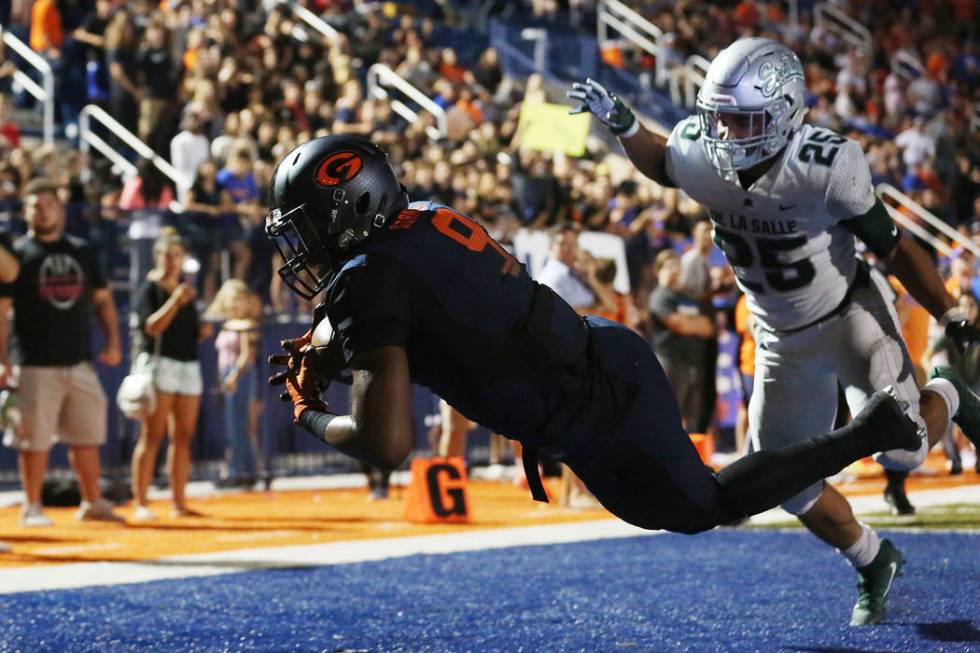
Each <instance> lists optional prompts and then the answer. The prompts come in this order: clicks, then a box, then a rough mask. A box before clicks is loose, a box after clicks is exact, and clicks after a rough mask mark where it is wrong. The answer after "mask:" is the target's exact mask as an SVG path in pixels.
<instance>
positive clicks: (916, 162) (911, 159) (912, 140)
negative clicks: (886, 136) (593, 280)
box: [895, 116, 936, 171]
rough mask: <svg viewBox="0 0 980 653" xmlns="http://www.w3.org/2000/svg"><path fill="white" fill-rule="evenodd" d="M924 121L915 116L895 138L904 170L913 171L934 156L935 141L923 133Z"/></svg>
mask: <svg viewBox="0 0 980 653" xmlns="http://www.w3.org/2000/svg"><path fill="white" fill-rule="evenodd" d="M924 127H925V119H923V118H922V117H921V116H917V117H916V118H915V119H914V120H913V121H912V124H911V125H910V126H909V127H908V129H906V130H905V131H903V132H902V133H901V134H899V135H898V136H896V137H895V144H896V145H898V147H900V148H901V150H902V161H903V162H904V163H905V168H906V170H909V171H911V170H914V169H916V168H918V167H919V166H920V165H922V164H923V163H926V162H927V161H929V160H931V159H933V158H934V157H935V156H936V141H935V139H933V138H932V137H931V136H930V135H929V134H927V133H926V132H925V129H924Z"/></svg>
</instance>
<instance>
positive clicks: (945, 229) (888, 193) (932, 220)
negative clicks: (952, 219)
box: [875, 183, 980, 256]
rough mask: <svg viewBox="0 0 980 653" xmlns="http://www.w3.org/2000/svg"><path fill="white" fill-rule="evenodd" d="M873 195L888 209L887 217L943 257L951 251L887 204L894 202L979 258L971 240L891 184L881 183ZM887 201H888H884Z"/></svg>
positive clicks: (895, 208)
mask: <svg viewBox="0 0 980 653" xmlns="http://www.w3.org/2000/svg"><path fill="white" fill-rule="evenodd" d="M875 193H876V194H877V195H878V197H879V198H880V199H881V201H882V202H883V203H884V205H885V207H886V208H887V209H888V213H889V215H891V216H892V219H894V220H895V221H896V222H898V223H899V224H901V225H902V226H903V227H905V228H906V229H908V230H909V231H911V232H912V233H914V234H915V235H916V236H919V237H920V238H922V239H923V240H925V241H926V242H927V243H929V244H930V245H932V246H933V247H935V248H936V250H937V251H940V252H942V253H943V254H944V255H946V256H949V254H950V253H951V252H952V249H950V247H949V246H948V245H946V244H945V243H943V242H942V241H941V240H940V239H938V238H936V237H935V236H934V235H933V234H931V233H929V231H928V230H927V229H924V228H923V227H922V226H921V225H918V224H916V223H915V221H914V220H912V219H910V218H909V217H908V216H906V215H903V214H902V212H901V211H899V210H898V208H897V207H896V206H894V205H892V204H890V203H889V201H891V202H894V204H896V205H898V207H901V208H904V209H906V210H907V211H910V212H912V213H913V214H915V215H916V216H918V217H919V218H920V219H921V220H922V221H923V222H924V223H926V224H927V225H929V226H930V227H931V228H933V229H935V230H936V231H938V232H939V233H941V234H943V235H944V236H946V237H947V238H949V239H950V240H951V241H953V242H957V243H959V244H960V245H962V246H963V248H964V249H967V250H969V251H970V252H972V253H973V254H974V255H975V256H980V247H978V246H977V245H976V244H975V243H974V242H973V241H972V240H970V239H969V238H966V237H964V236H963V234H961V233H959V232H958V231H956V230H955V229H953V228H952V227H950V226H949V225H948V224H946V223H945V222H943V221H942V220H941V219H940V218H939V217H937V216H936V215H935V214H933V213H931V212H929V211H928V210H926V209H925V208H923V206H922V205H921V204H919V203H918V202H916V201H915V200H913V199H912V198H911V197H909V196H908V195H906V194H905V193H903V192H902V191H900V190H898V189H897V188H895V187H894V186H892V185H891V184H885V183H881V184H878V185H877V186H876V187H875ZM886 200H889V201H886Z"/></svg>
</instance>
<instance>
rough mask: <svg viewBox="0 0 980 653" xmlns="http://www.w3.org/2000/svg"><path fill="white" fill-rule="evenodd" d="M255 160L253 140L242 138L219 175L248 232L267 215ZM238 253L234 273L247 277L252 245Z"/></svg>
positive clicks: (233, 148) (219, 184) (219, 181)
mask: <svg viewBox="0 0 980 653" xmlns="http://www.w3.org/2000/svg"><path fill="white" fill-rule="evenodd" d="M252 161H253V159H252V146H251V143H250V142H249V141H247V140H245V139H240V140H238V141H236V142H235V144H234V145H233V146H232V150H231V153H230V154H229V155H228V162H227V164H226V165H225V167H224V168H222V169H221V170H220V171H219V172H218V176H217V182H218V188H220V189H221V190H222V191H223V192H225V193H228V197H230V198H231V201H232V203H234V205H235V211H236V212H237V213H238V215H239V217H240V219H241V222H242V225H243V226H244V228H245V231H246V232H247V233H248V232H250V231H253V230H254V228H256V225H257V224H258V221H259V220H260V219H261V218H263V217H265V212H264V211H263V210H262V208H261V207H260V206H259V199H260V197H261V195H260V192H259V184H258V181H257V180H256V178H255V175H254V173H253V171H252ZM247 233H246V239H247ZM234 253H235V262H234V266H233V268H232V270H233V271H232V276H233V277H235V278H236V279H244V278H246V273H247V270H248V267H249V265H250V264H251V262H252V256H251V251H250V250H249V249H248V248H241V249H238V250H236V251H235V252H234Z"/></svg>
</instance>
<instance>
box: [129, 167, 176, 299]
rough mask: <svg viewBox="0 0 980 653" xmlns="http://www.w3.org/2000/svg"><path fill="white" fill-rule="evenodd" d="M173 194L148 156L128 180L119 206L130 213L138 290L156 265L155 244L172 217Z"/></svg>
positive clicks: (133, 268) (133, 277) (133, 271)
mask: <svg viewBox="0 0 980 653" xmlns="http://www.w3.org/2000/svg"><path fill="white" fill-rule="evenodd" d="M173 200H174V193H173V190H172V189H171V187H170V185H169V184H167V183H165V181H164V178H163V175H162V174H160V171H159V170H157V168H156V166H155V165H153V163H152V162H151V161H150V160H149V159H140V160H139V162H138V163H137V164H136V176H134V177H130V178H129V179H128V180H126V184H125V186H123V190H122V194H121V195H120V197H119V208H120V209H122V210H123V211H128V212H129V219H130V223H129V229H128V231H127V235H128V237H129V241H130V289H131V291H135V290H136V289H137V288H138V287H139V286H140V285H141V284H142V283H143V279H144V278H145V277H146V273H147V272H149V270H150V268H151V267H153V258H154V255H153V243H154V241H155V240H156V238H157V236H159V235H160V229H161V228H162V227H163V225H164V223H165V221H166V219H167V218H168V216H169V212H170V204H171V203H172V202H173Z"/></svg>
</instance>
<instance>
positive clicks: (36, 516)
mask: <svg viewBox="0 0 980 653" xmlns="http://www.w3.org/2000/svg"><path fill="white" fill-rule="evenodd" d="M20 525H21V526H27V527H29V528H37V527H45V526H53V525H54V522H53V521H51V519H49V518H48V517H47V515H45V514H44V513H43V512H42V511H41V504H40V503H33V504H30V505H26V506H24V507H23V508H22V509H21V511H20Z"/></svg>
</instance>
